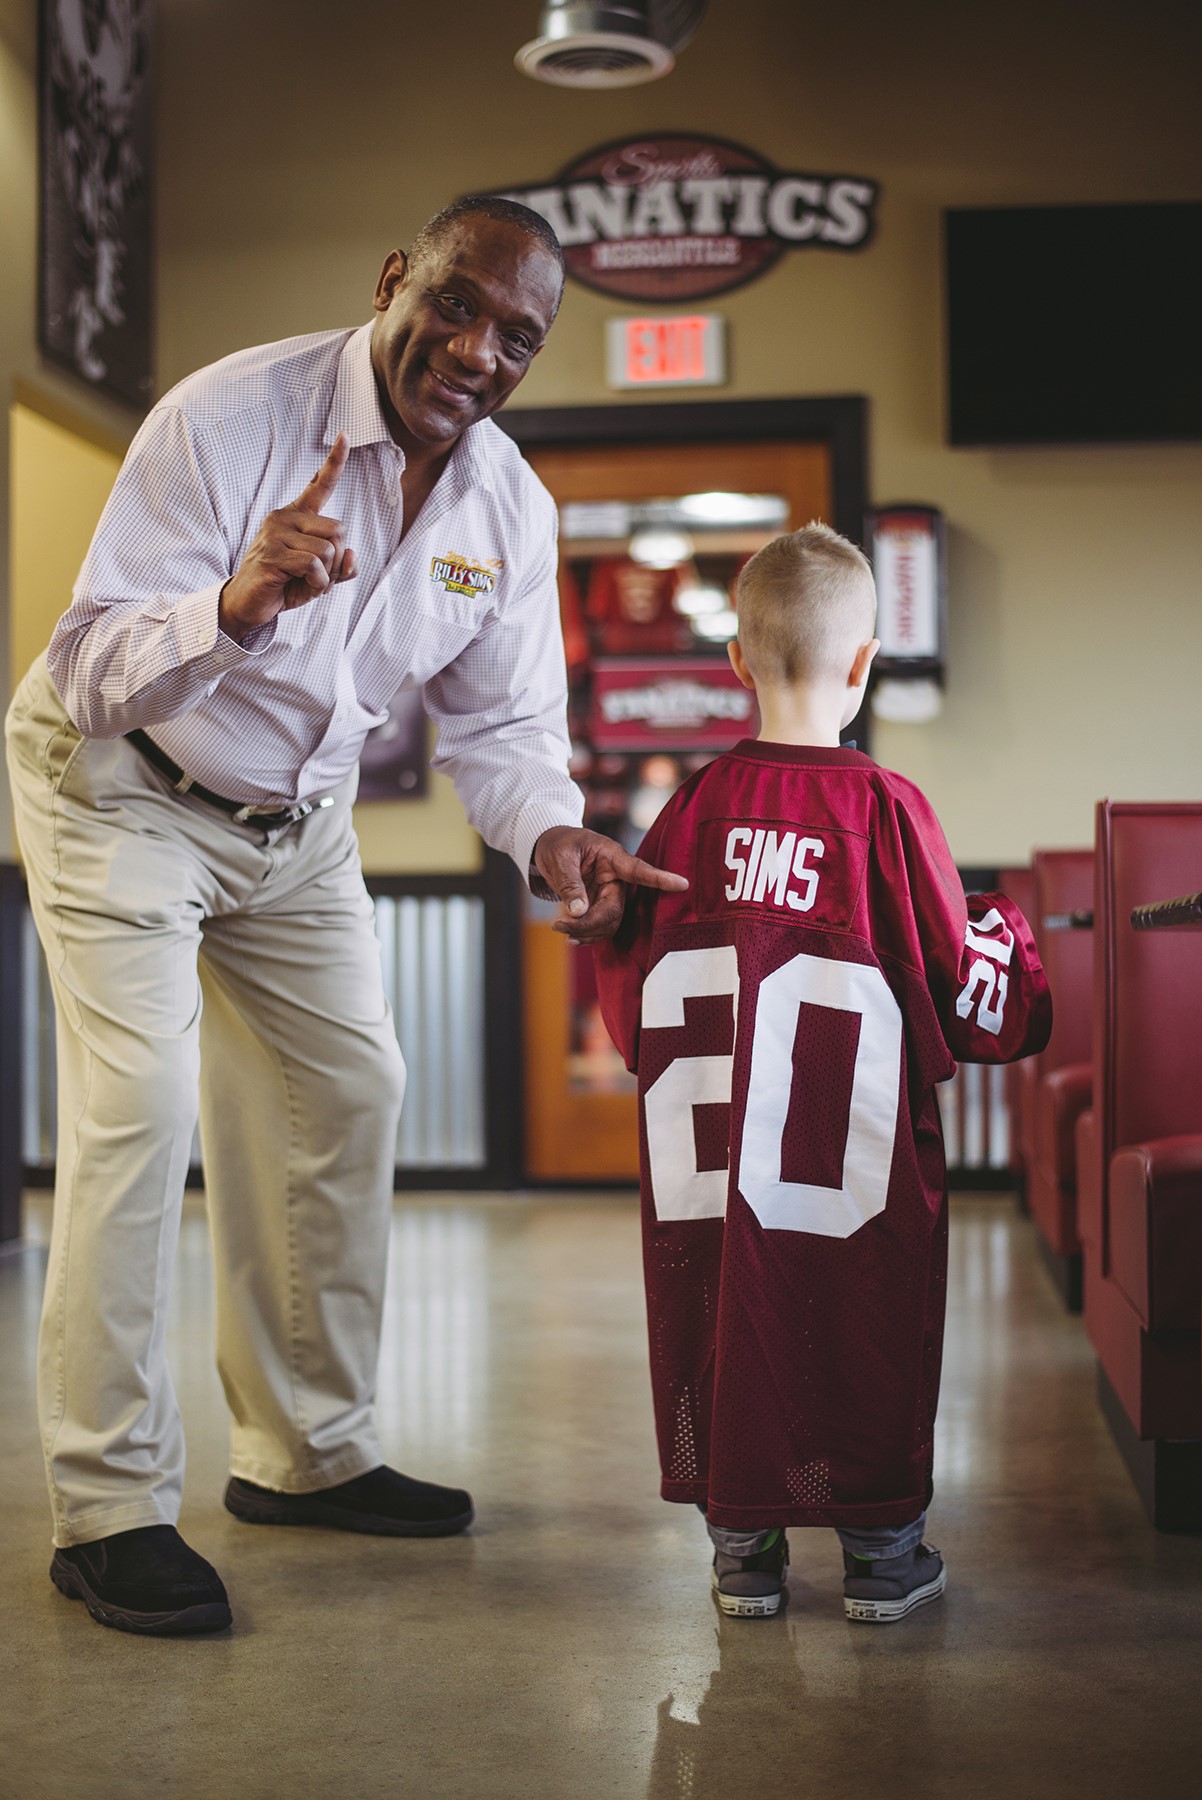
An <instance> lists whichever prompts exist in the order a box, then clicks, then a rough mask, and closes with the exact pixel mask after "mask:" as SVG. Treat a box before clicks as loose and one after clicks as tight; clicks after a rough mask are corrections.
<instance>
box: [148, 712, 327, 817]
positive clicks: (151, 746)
mask: <svg viewBox="0 0 1202 1800" xmlns="http://www.w3.org/2000/svg"><path fill="white" fill-rule="evenodd" d="M125 735H126V738H127V739H128V740H129V742H130V743H131V744H132V745H133V747H134V749H135V750H137V751H139V752H140V753H141V754H142V755H143V756H144V757H145V758H146V760H147V762H148V763H153V764H154V766H155V768H156V769H157V770H158V771H159V773H160V775H165V776H166V777H167V779H168V781H169V782H170V783H171V785H172V787H173V788H174V789H175V791H176V793H177V794H194V795H195V796H196V798H197V799H198V800H203V801H204V802H205V804H206V806H217V807H220V809H221V811H222V812H223V813H228V814H229V816H230V818H231V819H236V820H237V822H238V824H239V825H253V826H254V827H255V829H256V830H258V831H276V830H278V829H279V827H280V826H281V825H295V824H296V822H297V820H298V819H307V818H308V816H309V814H310V813H311V812H319V811H320V810H321V808H322V807H323V806H333V804H334V802H333V800H332V798H331V797H330V796H329V795H328V794H327V795H326V796H325V798H324V799H322V800H298V801H297V803H296V805H295V806H284V807H275V808H267V807H264V806H247V805H245V804H244V803H243V802H242V801H241V800H227V799H226V797H225V795H224V794H215V793H214V792H213V790H212V788H207V787H204V786H202V785H201V783H200V782H199V781H193V780H192V778H191V776H190V775H185V774H184V771H183V770H182V769H181V768H180V767H179V765H178V763H174V762H172V760H171V758H170V757H169V756H168V754H167V752H166V751H165V750H160V749H159V746H158V745H157V744H156V743H155V741H154V739H153V738H152V737H147V735H146V733H145V732H144V731H127V732H126V734H125Z"/></svg>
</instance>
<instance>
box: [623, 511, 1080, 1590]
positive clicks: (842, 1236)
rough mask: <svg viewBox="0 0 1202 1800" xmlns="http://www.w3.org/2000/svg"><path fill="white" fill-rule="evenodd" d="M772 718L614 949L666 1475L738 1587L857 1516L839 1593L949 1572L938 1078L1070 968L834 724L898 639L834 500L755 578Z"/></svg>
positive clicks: (664, 857) (902, 788)
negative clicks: (937, 1492) (885, 633)
mask: <svg viewBox="0 0 1202 1800" xmlns="http://www.w3.org/2000/svg"><path fill="white" fill-rule="evenodd" d="M738 614H739V636H738V641H737V642H736V643H733V644H732V645H731V646H730V657H731V662H732V664H733V666H734V669H735V672H736V674H737V675H738V677H739V679H740V680H741V681H742V682H744V683H745V685H746V686H748V687H751V688H754V689H755V692H756V696H757V699H758V701H759V707H760V716H761V720H762V730H761V734H760V737H759V740H758V741H752V740H746V741H744V742H743V743H740V744H738V745H736V747H735V748H734V749H733V750H731V751H729V752H728V753H727V754H726V755H724V756H720V757H719V758H718V759H717V760H716V761H715V762H713V763H711V764H710V765H709V766H708V767H707V768H704V769H702V770H701V771H700V773H699V774H697V775H695V776H693V777H692V779H691V780H689V781H687V782H685V784H684V786H683V787H681V788H680V789H679V790H678V791H677V793H676V794H675V795H674V796H673V798H672V799H671V800H670V801H669V803H668V805H667V806H666V807H665V808H664V811H663V812H662V813H661V814H660V816H659V818H658V820H657V821H656V823H655V825H654V826H653V827H652V829H651V831H650V832H649V833H648V835H647V838H646V840H645V842H644V844H643V848H642V854H643V855H644V856H646V857H648V858H649V859H650V860H651V861H652V862H654V863H656V864H658V865H660V866H661V867H663V868H666V869H673V870H675V871H676V872H677V873H679V874H683V875H687V876H688V878H689V882H690V886H689V890H688V892H687V893H680V894H667V893H658V894H657V893H653V892H651V891H650V890H639V891H637V892H636V893H634V894H632V895H631V898H630V902H629V906H628V911H627V914H626V917H625V919H624V920H623V923H622V926H621V929H620V931H619V933H618V935H617V937H616V938H615V939H614V941H613V942H612V943H611V944H608V945H603V946H601V947H600V948H599V950H598V953H597V954H598V977H599V985H600V996H601V1006H602V1010H603V1012H604V1016H605V1021H606V1024H607V1025H608V1027H609V1030H610V1034H611V1036H612V1037H613V1039H614V1042H615V1043H616V1044H617V1046H618V1048H619V1049H620V1050H621V1052H622V1054H623V1056H624V1058H625V1060H626V1063H627V1066H628V1067H629V1068H630V1069H632V1070H635V1071H637V1074H638V1078H639V1096H640V1108H639V1110H640V1120H641V1163H642V1205H643V1243H644V1261H645V1272H646V1281H647V1303H648V1312H649V1318H650V1335H651V1374H652V1386H653V1390H654V1398H655V1415H656V1430H657V1435H658V1438H659V1449H660V1460H661V1464H662V1469H663V1486H662V1489H661V1491H662V1493H663V1496H664V1498H665V1499H666V1500H677V1501H691V1502H694V1503H696V1504H697V1505H699V1506H700V1507H701V1508H702V1509H703V1510H704V1512H705V1514H706V1519H707V1524H708V1526H709V1533H710V1537H711V1538H712V1539H713V1543H714V1549H715V1554H714V1566H713V1585H714V1588H715V1590H716V1593H717V1599H718V1604H719V1605H720V1607H721V1608H722V1611H723V1612H724V1613H731V1614H735V1615H738V1616H741V1617H757V1616H764V1615H767V1614H772V1613H775V1612H776V1611H777V1609H778V1607H779V1606H780V1603H781V1598H782V1595H783V1592H784V1585H785V1570H786V1564H787V1562H788V1547H787V1543H786V1538H785V1528H786V1527H787V1526H789V1525H833V1526H834V1527H835V1528H836V1530H837V1531H838V1533H839V1536H840V1539H841V1540H842V1544H843V1551H844V1559H843V1560H844V1570H845V1580H844V1584H843V1591H844V1608H845V1611H846V1613H847V1616H848V1617H849V1618H851V1619H864V1620H873V1621H878V1622H885V1621H888V1620H894V1619H900V1618H903V1617H904V1616H905V1615H906V1614H907V1613H908V1612H910V1611H911V1610H912V1609H913V1608H914V1607H916V1606H919V1605H921V1604H923V1603H924V1602H925V1601H929V1600H935V1599H937V1598H938V1596H939V1595H940V1594H941V1593H942V1592H943V1588H944V1583H945V1580H946V1572H945V1569H944V1565H943V1560H942V1558H941V1557H940V1555H939V1552H938V1551H937V1550H934V1549H931V1548H930V1547H928V1546H927V1545H926V1544H924V1543H923V1541H922V1537H923V1527H924V1523H925V1516H926V1507H927V1505H928V1503H929V1501H930V1497H931V1463H932V1435H933V1428H934V1422H935V1405H936V1400H937V1397H938V1389H939V1368H940V1358H941V1353H942V1340H943V1314H944V1297H945V1296H944V1289H945V1279H946V1263H947V1255H946V1250H947V1178H946V1168H945V1164H944V1156H943V1142H942V1137H941V1134H940V1128H939V1113H938V1108H937V1105H936V1100H935V1085H936V1083H937V1082H940V1081H946V1080H947V1078H948V1077H949V1076H950V1075H951V1074H952V1072H953V1070H954V1067H955V1059H968V1060H970V1061H977V1062H1007V1061H1010V1060H1012V1059H1014V1058H1016V1057H1020V1056H1026V1055H1028V1054H1030V1053H1031V1052H1032V1051H1035V1050H1039V1049H1041V1048H1042V1046H1043V1045H1044V1043H1045V1042H1046V1041H1047V1037H1048V1032H1049V1030H1050V1027H1051V1004H1050V1000H1049V996H1048V989H1047V982H1046V980H1045V978H1044V974H1043V969H1042V967H1041V965H1040V962H1039V958H1038V956H1037V954H1036V951H1035V946H1034V942H1033V940H1032V937H1031V932H1030V929H1029V927H1028V925H1027V923H1026V920H1025V919H1024V918H1023V917H1022V915H1021V914H1020V913H1019V912H1018V911H1017V909H1016V908H1015V907H1014V906H1013V905H1012V904H1011V903H1010V902H1009V901H1008V900H1007V899H1005V898H1004V897H1003V896H1001V895H997V894H988V895H981V894H975V895H972V896H970V897H969V899H968V901H967V903H966V901H965V898H964V895H963V892H962V890H961V885H960V881H959V879H958V877H957V874H956V868H955V864H954V863H953V862H952V859H951V855H950V853H949V851H948V848H947V845H946V843H945V842H944V838H943V833H942V832H941V830H940V828H939V823H938V821H937V820H936V818H935V815H934V814H933V812H932V811H931V809H930V807H929V806H928V805H927V802H926V801H925V800H924V799H923V797H922V795H921V794H920V793H919V792H918V790H917V789H916V788H915V787H914V786H913V785H912V784H911V783H910V782H908V781H905V780H903V779H902V777H901V776H899V775H893V774H890V773H889V772H888V771H887V770H885V769H881V768H878V767H877V765H876V764H875V763H874V762H872V761H871V759H870V758H869V757H867V756H862V755H860V754H859V753H858V752H857V751H855V750H846V749H842V748H840V745H839V732H840V730H841V729H842V727H843V726H844V725H846V724H847V723H848V722H849V721H850V720H851V719H852V718H854V716H855V714H856V711H857V710H858V708H859V705H860V701H861V699H862V697H863V689H864V683H865V680H866V679H867V676H868V671H869V668H870V666H871V664H872V659H873V657H874V656H875V654H876V651H877V649H878V648H879V646H878V643H877V640H876V639H875V638H874V637H873V627H874V624H875V618H876V593H875V589H874V586H873V581H872V572H871V569H870V567H869V565H868V562H867V561H866V559H865V558H864V556H863V555H862V554H861V553H860V551H859V550H857V549H856V548H855V547H854V545H852V544H850V543H849V542H848V541H847V539H845V538H842V537H839V536H838V535H837V534H836V533H835V532H833V531H831V530H829V529H828V528H827V527H826V526H823V525H810V526H807V527H806V529H805V530H804V531H795V532H792V533H790V534H789V535H788V536H786V537H781V538H777V539H776V540H775V541H774V542H773V543H771V544H768V545H767V546H766V547H765V548H764V549H763V550H761V551H759V552H758V554H757V555H756V556H754V557H753V558H752V559H751V561H750V562H749V563H748V564H747V566H746V567H745V568H744V570H743V572H742V574H741V576H740V578H739V584H738Z"/></svg>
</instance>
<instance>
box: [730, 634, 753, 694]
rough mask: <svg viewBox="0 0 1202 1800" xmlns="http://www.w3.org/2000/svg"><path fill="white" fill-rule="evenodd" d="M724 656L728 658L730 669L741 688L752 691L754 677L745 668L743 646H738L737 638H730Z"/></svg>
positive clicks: (745, 659)
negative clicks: (739, 682)
mask: <svg viewBox="0 0 1202 1800" xmlns="http://www.w3.org/2000/svg"><path fill="white" fill-rule="evenodd" d="M726 654H727V656H729V658H730V666H731V668H732V669H733V670H734V672H735V674H736V675H737V676H738V678H739V680H740V681H741V682H742V683H743V686H744V687H745V688H751V689H752V690H753V691H754V688H755V677H754V675H753V674H752V673H751V670H750V669H749V668H748V667H747V658H746V657H745V656H744V655H743V646H742V644H740V642H739V640H738V638H731V640H730V642H729V644H727V646H726Z"/></svg>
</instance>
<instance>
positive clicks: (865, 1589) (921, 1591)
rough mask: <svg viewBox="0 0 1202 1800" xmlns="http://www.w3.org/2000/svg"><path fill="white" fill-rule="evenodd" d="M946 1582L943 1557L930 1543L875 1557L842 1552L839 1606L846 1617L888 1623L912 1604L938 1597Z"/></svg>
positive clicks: (905, 1611) (906, 1610)
mask: <svg viewBox="0 0 1202 1800" xmlns="http://www.w3.org/2000/svg"><path fill="white" fill-rule="evenodd" d="M946 1586H947V1570H946V1568H945V1567H944V1564H943V1558H942V1557H941V1556H940V1554H939V1552H938V1550H934V1549H932V1548H931V1546H930V1544H919V1545H918V1546H917V1548H916V1549H914V1550H907V1551H906V1554H905V1555H904V1556H889V1557H883V1558H879V1559H877V1560H875V1561H873V1560H871V1559H870V1558H868V1557H865V1556H853V1555H852V1554H851V1552H850V1551H848V1550H845V1551H844V1552H843V1610H844V1612H845V1613H846V1614H847V1616H848V1618H849V1619H862V1620H865V1621H866V1622H867V1623H869V1624H872V1625H891V1624H892V1623H893V1622H894V1620H895V1619H904V1618H905V1616H906V1614H907V1613H908V1612H913V1611H914V1608H915V1607H916V1606H925V1605H926V1603H927V1601H928V1600H938V1598H939V1596H940V1594H941V1593H942V1592H943V1590H944V1588H945V1587H946Z"/></svg>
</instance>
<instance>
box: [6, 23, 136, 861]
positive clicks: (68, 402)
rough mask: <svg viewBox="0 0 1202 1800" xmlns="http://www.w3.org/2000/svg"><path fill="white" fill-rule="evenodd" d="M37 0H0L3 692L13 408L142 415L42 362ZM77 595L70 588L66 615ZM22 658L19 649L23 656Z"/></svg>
mask: <svg viewBox="0 0 1202 1800" xmlns="http://www.w3.org/2000/svg"><path fill="white" fill-rule="evenodd" d="M37 207H38V191H37V4H36V0H0V396H2V405H0V696H7V694H8V693H9V692H10V691H11V688H12V685H13V682H14V680H16V679H18V678H19V677H20V676H21V675H22V674H23V673H24V670H23V669H22V668H21V667H20V666H19V661H18V660H16V658H14V659H12V660H11V666H10V640H11V625H10V614H11V604H10V602H11V596H10V592H9V582H10V571H11V556H12V529H11V515H10V507H11V494H12V481H13V475H12V468H11V460H12V458H11V436H10V431H9V428H8V414H9V409H10V407H11V405H12V403H13V401H14V400H18V399H21V398H22V397H24V399H25V400H26V401H28V402H30V403H32V404H33V405H34V406H35V407H36V408H37V409H38V410H40V411H42V412H48V413H49V414H50V415H51V416H52V417H57V418H59V419H60V420H61V421H63V422H67V421H70V422H71V423H72V424H73V425H74V427H76V428H77V430H78V431H81V432H83V433H85V434H87V435H88V436H89V437H90V438H92V439H93V440H94V441H96V442H98V443H101V444H103V445H105V446H107V447H108V448H110V449H111V448H112V447H113V446H119V445H121V444H123V443H126V442H128V440H129V438H130V437H131V436H132V434H133V431H134V428H135V426H136V424H137V419H136V417H135V416H134V415H133V414H131V413H129V412H127V411H126V410H125V409H124V408H123V407H120V406H117V405H115V404H113V403H112V402H109V401H106V400H104V399H101V398H100V397H98V396H96V395H93V394H92V393H90V392H89V391H88V390H86V389H85V388H84V387H83V385H82V383H79V382H75V381H72V380H71V378H70V377H69V376H67V375H63V374H59V373H58V372H57V371H56V370H54V369H52V368H50V367H49V365H47V364H44V363H43V361H42V359H41V356H40V354H39V352H38V348H37V312H36V304H37V216H38V215H37ZM70 598H71V594H70V586H69V584H68V585H67V586H66V587H65V588H64V591H63V594H62V601H61V605H60V606H59V609H58V610H59V611H60V612H61V611H62V610H63V609H64V608H65V607H66V606H67V604H68V603H69V601H70ZM22 643H23V640H22ZM23 654H24V649H23V648H20V647H18V649H17V652H16V657H17V658H19V657H20V656H21V655H23ZM10 842H11V840H10V837H9V826H8V783H7V782H6V781H0V855H4V854H6V853H7V851H8V849H9V846H10Z"/></svg>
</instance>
